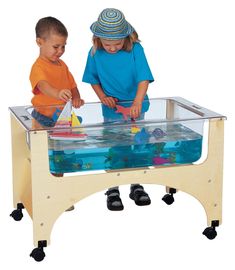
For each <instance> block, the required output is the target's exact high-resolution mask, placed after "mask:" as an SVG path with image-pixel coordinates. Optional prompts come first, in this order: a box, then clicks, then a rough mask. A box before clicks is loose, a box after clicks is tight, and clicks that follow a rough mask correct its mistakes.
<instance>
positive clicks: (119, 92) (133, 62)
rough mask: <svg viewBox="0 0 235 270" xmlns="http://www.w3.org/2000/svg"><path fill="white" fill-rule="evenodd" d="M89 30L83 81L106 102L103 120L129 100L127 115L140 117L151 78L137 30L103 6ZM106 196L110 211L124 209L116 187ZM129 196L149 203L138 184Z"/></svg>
mask: <svg viewBox="0 0 235 270" xmlns="http://www.w3.org/2000/svg"><path fill="white" fill-rule="evenodd" d="M90 29H91V31H92V33H93V47H92V48H91V50H90V51H89V54H88V58H87V63H86V67H85V71H84V75H83V82H86V83H90V84H91V86H92V88H93V89H94V91H95V93H96V94H97V96H98V98H99V99H100V101H101V103H102V104H104V105H105V106H103V115H104V118H105V121H108V120H109V119H110V118H112V117H113V116H114V115H116V116H117V114H115V113H113V108H115V107H116V103H117V102H118V101H130V117H131V118H134V119H136V118H138V117H141V118H142V117H143V113H144V112H146V111H147V110H148V105H149V104H148V97H147V95H146V92H147V89H148V85H149V83H150V82H153V81H154V79H153V76H152V73H151V71H150V68H149V66H148V62H147V59H146V57H145V54H144V50H143V47H142V46H141V45H140V43H139V39H138V34H137V32H136V31H135V29H134V28H133V27H132V26H131V25H130V24H129V23H128V22H127V21H126V19H125V17H124V15H123V13H122V12H121V11H120V10H117V9H113V8H108V9H104V10H103V11H102V12H101V13H100V15H99V17H98V20H97V21H96V22H94V23H93V24H92V25H91V27H90ZM143 101H145V102H144V103H143ZM109 108H111V110H110V109H109ZM106 195H107V196H108V197H107V207H108V209H109V210H113V211H115V210H123V208H124V207H123V204H122V201H121V198H120V193H119V189H118V187H113V188H110V189H109V190H108V191H107V192H106ZM130 198H131V199H133V200H134V201H135V203H136V204H137V205H149V204H150V203H151V200H150V198H149V196H148V194H147V193H146V192H145V191H144V188H143V187H142V186H141V185H139V184H134V185H131V193H130Z"/></svg>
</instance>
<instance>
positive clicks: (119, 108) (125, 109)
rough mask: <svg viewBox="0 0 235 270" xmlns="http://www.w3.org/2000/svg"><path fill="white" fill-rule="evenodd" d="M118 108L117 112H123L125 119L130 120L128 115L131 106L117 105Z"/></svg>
mask: <svg viewBox="0 0 235 270" xmlns="http://www.w3.org/2000/svg"><path fill="white" fill-rule="evenodd" d="M116 108H117V110H116V111H115V113H122V116H123V118H124V120H126V121H127V120H128V116H130V108H129V107H123V106H121V105H116Z"/></svg>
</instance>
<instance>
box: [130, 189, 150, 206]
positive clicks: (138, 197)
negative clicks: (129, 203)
mask: <svg viewBox="0 0 235 270" xmlns="http://www.w3.org/2000/svg"><path fill="white" fill-rule="evenodd" d="M129 197H130V198H131V199H132V200H134V201H135V204H136V205H139V206H142V205H149V204H151V200H150V198H149V195H148V193H146V192H145V191H144V188H143V186H141V185H139V184H136V185H133V186H131V193H130V195H129Z"/></svg>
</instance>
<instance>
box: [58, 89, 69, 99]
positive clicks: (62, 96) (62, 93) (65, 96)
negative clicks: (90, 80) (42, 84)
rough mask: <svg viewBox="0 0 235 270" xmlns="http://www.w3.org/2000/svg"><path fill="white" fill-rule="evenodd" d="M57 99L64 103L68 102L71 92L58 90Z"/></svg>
mask: <svg viewBox="0 0 235 270" xmlns="http://www.w3.org/2000/svg"><path fill="white" fill-rule="evenodd" d="M58 98H59V99H61V100H63V101H65V102H68V101H69V100H70V99H71V98H72V93H71V90H69V89H62V90H60V91H59V93H58Z"/></svg>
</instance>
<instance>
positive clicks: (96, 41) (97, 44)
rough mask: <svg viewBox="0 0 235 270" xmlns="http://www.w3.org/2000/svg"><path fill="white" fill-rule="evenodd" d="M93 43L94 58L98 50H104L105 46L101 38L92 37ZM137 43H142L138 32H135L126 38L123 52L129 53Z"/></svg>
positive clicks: (92, 52)
mask: <svg viewBox="0 0 235 270" xmlns="http://www.w3.org/2000/svg"><path fill="white" fill-rule="evenodd" d="M92 42H93V47H92V51H91V55H92V56H93V55H94V54H95V52H96V51H97V50H99V49H102V48H103V45H102V43H101V41H100V38H99V37H97V36H93V37H92ZM135 42H140V40H139V38H138V34H137V32H136V31H134V32H133V33H132V34H130V35H129V36H128V37H126V38H124V44H123V47H122V50H124V51H127V52H129V51H131V50H132V48H133V44H134V43H135Z"/></svg>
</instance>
